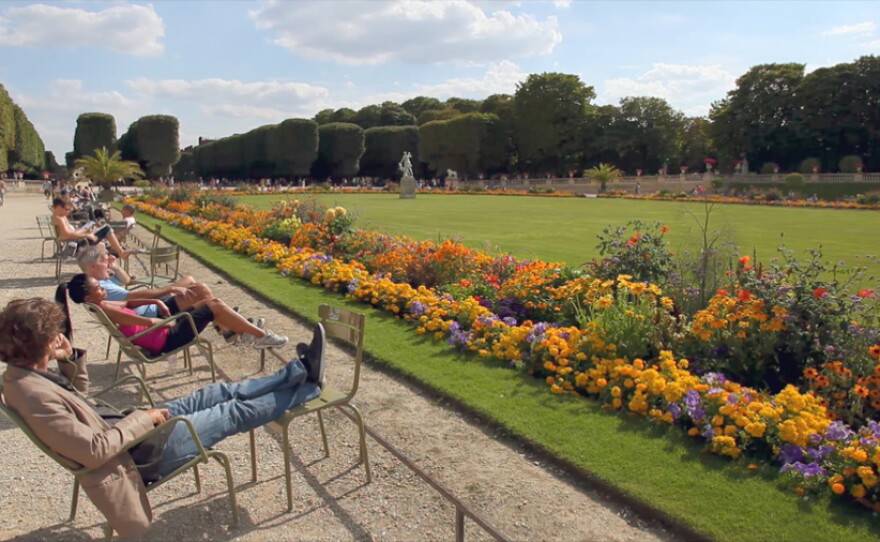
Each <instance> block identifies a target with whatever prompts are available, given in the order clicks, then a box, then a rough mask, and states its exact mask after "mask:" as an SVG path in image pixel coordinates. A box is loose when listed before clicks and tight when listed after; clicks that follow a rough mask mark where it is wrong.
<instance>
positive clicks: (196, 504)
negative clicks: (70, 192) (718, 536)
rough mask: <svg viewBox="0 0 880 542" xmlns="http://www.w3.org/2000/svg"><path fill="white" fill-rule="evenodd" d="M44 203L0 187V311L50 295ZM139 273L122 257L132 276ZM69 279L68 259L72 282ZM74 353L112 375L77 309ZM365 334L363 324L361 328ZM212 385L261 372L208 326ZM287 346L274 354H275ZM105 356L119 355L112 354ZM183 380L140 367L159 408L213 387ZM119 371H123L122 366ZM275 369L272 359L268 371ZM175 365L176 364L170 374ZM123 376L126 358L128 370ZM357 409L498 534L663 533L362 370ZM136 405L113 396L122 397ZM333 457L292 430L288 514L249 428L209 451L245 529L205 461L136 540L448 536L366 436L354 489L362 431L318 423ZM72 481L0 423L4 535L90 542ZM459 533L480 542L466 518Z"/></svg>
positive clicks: (311, 437)
mask: <svg viewBox="0 0 880 542" xmlns="http://www.w3.org/2000/svg"><path fill="white" fill-rule="evenodd" d="M47 212H48V211H47V209H46V202H45V200H44V199H43V197H42V195H33V194H9V195H8V196H7V200H6V205H5V206H3V207H2V208H0V246H2V247H3V249H2V252H0V306H5V304H6V303H7V302H8V301H9V300H11V299H14V298H18V297H25V296H27V297H30V296H41V297H51V296H52V295H53V293H54V290H55V286H56V282H55V279H54V276H53V271H54V269H53V265H54V264H53V262H51V261H46V262H40V260H39V253H40V239H39V231H38V230H37V227H36V221H35V219H34V217H35V216H36V215H38V214H46V213H47ZM140 269H141V268H140V267H139V265H138V264H137V263H133V265H132V270H133V271H135V272H137V270H140ZM181 269H182V270H183V271H184V272H186V273H189V274H192V275H193V276H195V277H197V278H198V279H200V280H202V281H203V282H205V283H206V284H208V285H209V286H210V287H211V288H212V289H213V291H214V293H215V295H217V296H218V297H220V298H222V299H224V300H226V301H227V302H228V303H229V304H230V305H238V306H240V307H241V311H242V313H244V314H246V315H254V316H264V317H265V318H266V319H267V325H268V326H269V327H270V328H272V329H273V330H275V331H277V332H279V333H282V334H285V335H288V336H290V337H291V343H295V342H296V341H297V340H305V338H307V337H308V336H309V334H310V333H309V331H308V329H307V328H306V327H305V326H304V325H303V324H302V323H301V322H299V321H297V320H294V319H292V318H290V317H289V316H286V315H284V314H282V313H280V312H278V311H275V310H273V309H271V308H267V307H266V306H264V305H263V304H262V303H261V302H260V301H259V300H257V299H256V298H254V297H252V296H251V295H249V294H248V293H247V292H246V291H244V290H243V289H241V288H239V287H237V286H236V285H233V284H230V283H229V282H228V281H227V280H226V279H225V278H224V277H222V276H220V275H218V274H216V273H214V272H213V271H211V270H209V269H208V268H206V267H204V266H203V265H201V264H200V263H198V262H197V261H195V260H193V259H192V258H189V257H188V256H184V257H183V261H182V264H181ZM75 270H76V268H75V266H74V265H73V264H65V266H64V268H63V271H64V273H65V275H66V276H70V274H72V273H73V272H74V271H75ZM73 313H74V320H75V322H74V329H75V333H76V344H77V345H78V346H80V347H85V348H87V349H88V350H89V359H90V362H91V373H92V374H93V383H94V384H95V386H96V387H101V386H103V385H106V384H108V383H109V382H111V381H112V378H113V370H114V367H115V364H114V362H113V361H111V360H107V359H106V358H105V356H104V352H105V348H106V341H107V338H106V337H107V336H106V334H105V333H104V332H103V331H102V330H101V329H99V327H98V326H97V324H93V323H92V322H91V321H90V320H89V319H88V316H87V315H86V314H85V312H84V311H81V310H79V309H75V310H74V311H73ZM368 332H369V331H368ZM205 334H206V336H207V337H209V338H210V339H211V340H213V342H214V344H215V359H216V361H217V365H218V367H219V370H220V377H221V378H226V379H239V378H246V377H249V376H252V375H255V374H257V373H258V371H259V357H258V354H257V351H255V350H252V349H249V348H246V347H241V346H227V345H226V344H225V343H224V342H223V341H222V340H221V339H220V338H219V337H217V336H216V334H215V333H214V332H213V331H212V330H210V329H209V330H206V331H205ZM290 353H292V348H291V347H288V348H286V349H285V354H290ZM111 357H112V358H114V361H115V349H114V350H113V353H112V354H111ZM194 360H195V369H196V373H195V375H194V377H190V376H188V375H186V374H185V373H179V372H177V371H176V369H177V367H176V366H170V365H167V364H165V363H160V364H156V365H154V366H151V367H149V368H148V370H147V376H148V385H149V386H150V388H151V389H152V390H153V393H154V396H155V397H156V398H157V399H158V400H167V399H170V398H173V397H177V396H179V395H181V394H183V393H185V392H188V391H190V390H193V389H195V388H197V387H199V386H201V385H204V384H206V383H207V382H209V381H210V373H209V371H208V369H207V365H206V364H205V362H204V359H202V358H201V357H199V356H196V357H194ZM124 363H125V362H124ZM328 364H329V366H328V369H327V372H328V379H329V380H330V381H331V382H333V381H336V382H345V378H346V376H347V375H348V374H350V364H349V357H348V355H347V354H345V353H344V352H343V351H341V350H340V349H338V348H336V347H335V346H331V347H330V349H329V353H328ZM278 365H279V363H278V362H277V361H276V360H274V359H273V358H271V356H269V357H268V362H267V371H268V370H273V369H274V368H275V367H276V366H278ZM169 369H174V371H169ZM133 370H134V369H133V367H130V366H128V365H125V366H124V368H123V371H127V372H131V371H133ZM358 397H359V401H358V403H359V405H360V406H361V408H362V411H363V413H364V418H365V420H366V423H367V424H368V425H369V426H370V427H371V428H372V429H373V430H375V431H377V432H378V433H379V434H381V435H383V436H384V437H385V438H387V439H388V440H389V441H390V442H391V443H393V444H394V445H395V446H396V447H398V448H399V449H401V450H402V451H403V452H404V453H405V454H407V455H408V456H409V457H410V458H411V459H413V460H414V461H415V462H416V463H417V464H418V465H420V466H421V467H422V468H424V469H425V470H426V471H427V472H429V473H431V475H432V476H434V477H436V479H438V480H439V481H440V482H441V483H443V484H445V485H446V486H447V487H449V488H450V489H451V490H452V491H453V492H454V493H455V494H456V495H457V496H458V497H459V498H461V499H462V500H463V501H464V502H466V503H469V505H470V506H472V508H473V509H474V510H476V511H477V512H478V513H480V514H481V515H482V516H483V517H484V518H485V519H486V520H488V521H489V522H490V523H492V524H493V525H495V526H496V527H497V528H498V529H499V530H500V531H501V532H502V533H504V534H506V535H507V536H508V537H510V538H512V539H515V540H565V541H568V540H589V541H654V540H671V537H670V535H669V534H668V533H664V532H660V531H658V530H656V529H652V530H649V529H648V528H646V527H645V526H644V525H643V524H641V523H640V522H638V521H636V520H633V519H631V518H633V517H634V515H633V513H632V512H631V511H629V510H626V509H622V508H620V507H619V506H616V505H613V504H609V503H608V502H607V501H605V500H603V499H601V498H600V496H598V495H596V494H594V493H591V492H590V491H589V490H588V489H584V488H579V487H575V486H573V485H571V484H569V483H567V482H566V481H565V480H563V479H562V477H561V475H560V473H559V472H557V471H556V470H555V469H554V468H552V467H547V466H544V465H543V464H542V461H541V460H540V458H535V457H532V456H530V455H529V454H528V453H526V452H525V451H524V450H523V449H521V448H520V447H518V446H517V445H516V444H515V443H509V442H505V441H503V440H501V439H499V438H497V437H496V436H495V435H493V434H491V432H489V431H486V430H484V429H481V427H480V426H479V425H478V424H476V423H473V422H472V421H470V420H468V419H467V417H466V416H463V415H461V414H460V413H457V412H456V411H454V410H451V409H449V408H445V407H444V406H443V405H442V404H438V401H436V400H434V399H432V398H430V397H426V396H425V395H424V394H423V393H422V392H420V391H419V390H418V389H415V388H413V387H411V386H408V385H407V384H405V383H401V382H399V381H397V380H395V379H394V378H393V377H390V376H388V375H387V374H385V373H383V372H380V371H378V370H375V369H373V368H371V367H369V366H367V367H365V370H364V372H363V375H362V382H361V390H360V392H359V395H358ZM130 398H131V396H121V397H120V396H117V397H116V398H114V399H115V401H114V402H120V401H121V402H122V403H123V404H125V400H126V399H130ZM328 421H329V423H328V433H329V435H328V438H329V441H330V446H331V456H330V457H329V458H324V457H323V453H322V450H321V446H320V436H319V431H318V428H317V422H316V420H315V417H307V418H303V419H300V420H297V421H295V422H294V423H293V424H292V426H291V435H292V442H293V483H294V509H293V512H292V513H287V511H286V501H285V498H284V474H283V465H282V463H283V462H282V454H281V450H280V438H279V437H278V436H276V435H274V434H271V433H269V432H268V431H262V430H261V431H258V433H257V453H258V457H259V480H258V481H257V482H256V483H251V482H250V473H249V454H248V445H247V437H246V435H238V436H235V437H233V438H230V439H227V440H226V441H224V442H223V443H222V444H221V445H220V446H219V447H218V448H219V449H221V450H223V451H225V452H227V453H228V454H229V456H230V458H231V459H232V463H233V474H234V476H235V480H236V485H237V491H238V499H239V501H238V502H239V510H240V514H241V526H240V527H239V528H238V529H230V527H229V522H230V519H231V518H230V514H229V508H228V500H227V499H226V497H225V494H224V493H223V487H224V485H225V483H224V481H223V475H222V469H221V468H220V467H219V466H216V465H210V466H208V467H203V468H202V473H203V474H202V481H203V482H202V483H203V489H202V494H201V495H198V494H195V489H194V485H193V481H192V478H191V477H190V476H187V475H184V476H181V477H178V478H177V479H175V480H173V481H171V482H170V483H168V484H166V485H165V486H163V487H161V488H159V489H158V490H157V491H155V492H152V493H150V500H151V501H152V503H153V506H154V510H155V521H154V524H153V527H152V528H151V529H150V531H149V532H148V533H147V534H146V535H145V536H144V539H145V540H254V541H263V540H309V541H312V540H332V541H339V540H343V541H344V540H383V541H385V540H387V541H394V540H405V541H409V540H413V541H415V540H452V539H454V530H453V518H454V509H453V507H452V506H451V505H450V504H448V503H447V502H446V501H445V500H444V499H442V497H440V496H439V495H438V494H437V493H436V492H435V491H434V490H433V489H432V488H431V487H430V486H428V485H427V484H425V483H424V482H422V481H421V479H420V478H418V477H417V476H416V475H415V474H413V473H412V472H411V471H410V470H409V469H408V468H406V467H405V466H404V465H403V464H401V463H400V462H399V461H397V460H396V459H395V458H394V457H393V456H391V454H389V453H388V452H387V451H386V450H385V449H384V448H382V447H381V446H379V445H378V444H376V443H375V442H374V441H372V440H371V439H369V438H368V447H369V455H370V460H371V462H372V466H373V479H374V480H373V483H372V484H370V485H365V484H364V474H363V469H361V468H358V467H357V466H356V462H357V432H356V431H355V430H354V428H353V425H352V424H351V423H350V422H348V420H347V419H346V418H344V417H343V416H342V415H340V414H338V413H331V414H330V415H329V416H328ZM70 488H71V477H70V475H69V474H67V472H66V471H64V470H63V469H61V468H60V467H59V466H58V465H56V464H55V463H54V462H53V461H52V460H50V459H49V458H47V457H45V456H44V455H43V454H42V453H41V452H40V451H39V450H38V449H37V448H36V447H35V446H34V445H33V444H31V443H30V442H29V441H28V439H27V437H25V436H24V435H23V434H22V433H21V432H20V431H18V430H17V429H16V428H15V427H14V426H13V425H12V424H11V422H9V421H8V420H7V419H6V418H5V417H2V416H0V540H65V541H68V540H73V541H78V540H93V539H100V538H101V536H102V528H103V525H104V520H103V517H102V516H101V515H100V513H99V512H98V511H97V510H96V509H95V508H94V507H93V506H92V504H91V503H90V502H89V500H88V498H87V497H84V496H83V497H82V498H81V500H80V510H79V512H78V515H77V518H76V521H74V522H73V523H65V522H64V520H65V519H66V517H67V510H68V506H69V502H70ZM466 539H467V540H486V539H489V537H488V536H487V535H486V533H485V532H483V531H482V530H481V529H480V528H479V527H477V526H475V525H474V524H473V523H472V522H470V521H466Z"/></svg>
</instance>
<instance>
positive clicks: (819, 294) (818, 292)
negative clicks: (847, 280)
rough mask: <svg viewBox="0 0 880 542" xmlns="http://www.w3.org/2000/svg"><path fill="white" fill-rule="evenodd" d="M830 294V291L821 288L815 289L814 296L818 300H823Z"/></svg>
mask: <svg viewBox="0 0 880 542" xmlns="http://www.w3.org/2000/svg"><path fill="white" fill-rule="evenodd" d="M827 293H828V290H827V289H825V288H823V287H821V286H819V287H818V288H814V289H813V296H814V297H818V298H820V299H821V298H823V297H825V295H826V294H827Z"/></svg>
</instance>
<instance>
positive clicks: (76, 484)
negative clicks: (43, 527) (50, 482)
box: [67, 478, 79, 521]
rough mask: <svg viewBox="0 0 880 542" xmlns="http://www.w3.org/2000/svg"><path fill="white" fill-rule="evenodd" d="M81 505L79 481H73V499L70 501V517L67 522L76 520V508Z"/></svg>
mask: <svg viewBox="0 0 880 542" xmlns="http://www.w3.org/2000/svg"><path fill="white" fill-rule="evenodd" d="M78 504H79V480H77V479H76V478H74V479H73V497H72V498H71V499H70V517H69V518H67V521H73V520H74V519H76V507H77V505H78Z"/></svg>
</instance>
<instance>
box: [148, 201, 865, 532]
mask: <svg viewBox="0 0 880 542" xmlns="http://www.w3.org/2000/svg"><path fill="white" fill-rule="evenodd" d="M420 197H421V196H420ZM425 199H427V198H425ZM481 199H483V201H485V203H486V204H487V205H488V204H490V201H489V200H490V199H491V198H481ZM553 201H554V202H556V201H557V200H553ZM585 203H590V202H585ZM139 221H141V222H142V223H143V224H145V225H147V226H150V225H151V224H155V223H156V221H155V220H154V219H152V218H150V217H148V216H141V217H140V218H139ZM162 232H163V235H164V236H165V237H167V238H168V239H170V240H171V241H173V242H177V243H181V244H182V245H184V246H185V247H186V249H187V250H188V251H190V252H191V253H192V254H194V255H195V256H197V257H198V258H200V259H201V260H202V261H205V262H210V264H209V265H211V266H213V267H216V268H219V269H220V270H222V271H224V272H225V273H227V274H228V275H229V276H230V277H231V278H232V279H233V280H235V281H238V282H239V283H240V284H242V285H243V286H245V287H247V288H249V289H251V290H253V291H255V292H257V293H258V294H260V295H262V296H264V297H265V298H267V299H269V300H271V301H272V302H273V303H274V304H276V305H278V306H280V307H283V308H286V309H288V310H290V311H293V312H295V313H297V314H300V315H304V316H306V317H310V318H313V317H314V315H315V314H317V306H318V305H319V304H320V303H335V304H340V305H344V306H350V307H355V308H358V309H359V310H362V311H364V312H365V313H367V315H368V317H369V322H368V331H367V334H366V349H367V351H368V353H369V355H370V358H371V360H372V362H379V363H382V364H384V365H386V366H389V367H391V368H392V369H393V370H396V371H399V372H401V373H405V374H408V375H411V376H412V377H414V378H415V379H417V380H418V381H420V382H422V383H423V384H424V385H425V386H427V387H430V388H432V389H435V390H438V391H439V392H441V393H443V394H446V395H448V396H450V397H453V398H455V399H456V400H458V401H460V402H461V403H462V404H464V405H466V406H467V407H469V408H471V409H473V410H474V411H476V412H479V413H480V414H482V415H483V416H485V417H486V418H489V419H491V420H494V421H495V422H496V423H497V424H499V425H500V426H502V427H504V428H505V429H507V430H508V431H509V432H510V433H512V434H514V435H516V436H518V437H519V438H522V439H524V440H526V441H529V442H532V443H534V444H536V445H537V446H539V447H541V448H543V449H545V450H547V451H549V452H550V453H552V454H554V455H555V456H557V457H559V458H562V459H563V460H564V461H567V462H569V463H570V464H572V465H575V466H576V467H577V468H579V469H582V470H583V471H585V472H587V473H589V474H590V475H591V476H592V477H594V479H595V480H596V482H590V483H589V485H592V486H594V487H596V484H597V483H600V484H609V485H611V486H613V487H614V488H616V490H614V491H611V493H614V492H619V493H622V494H625V495H627V496H629V497H631V498H633V499H635V500H637V501H639V502H643V503H647V504H648V505H649V506H651V507H653V508H655V509H657V510H660V511H661V513H663V514H666V515H668V516H669V517H671V518H673V519H674V520H675V521H677V522H679V523H681V524H684V525H687V526H689V527H690V528H692V529H695V530H697V531H699V532H701V533H704V534H706V535H708V536H710V537H711V538H713V539H716V540H719V541H725V542H746V541H773V542H782V541H792V542H795V541H801V540H835V541H841V542H849V541H852V542H863V541H864V540H876V539H878V538H880V526H878V525H877V524H876V522H875V521H874V520H873V519H872V517H871V515H870V513H867V512H865V511H863V510H860V509H858V508H856V507H854V506H849V505H843V504H834V505H830V504H829V502H828V499H827V498H824V497H823V498H822V499H818V500H816V499H814V500H810V501H804V500H801V499H798V498H797V497H796V496H795V495H794V494H793V493H792V492H791V491H790V490H789V489H786V488H783V487H781V486H780V484H779V483H778V480H777V477H776V473H775V471H776V469H775V468H773V467H762V468H759V469H755V470H748V469H747V468H746V467H745V461H740V462H729V461H726V460H724V459H723V458H720V457H718V456H712V455H709V454H706V453H704V452H702V451H701V449H700V447H699V445H698V444H697V443H696V442H694V441H693V440H692V439H688V438H686V437H683V436H682V435H681V434H680V433H678V432H677V431H674V430H673V431H669V430H666V429H664V428H652V426H651V425H649V424H648V423H647V422H646V421H645V420H644V419H641V418H636V417H630V416H626V415H619V414H616V413H608V412H605V411H603V410H602V409H601V408H599V407H598V406H597V405H596V403H595V402H593V401H590V400H585V399H580V398H575V397H571V396H562V397H560V396H555V395H551V394H550V393H549V391H548V389H547V386H546V385H544V384H543V383H541V382H538V381H535V380H532V379H529V378H528V377H525V376H524V375H523V374H521V373H519V372H516V371H513V370H509V369H505V368H501V367H498V366H497V365H495V364H492V363H485V362H481V361H480V360H478V359H477V358H475V357H473V356H465V355H461V354H458V353H457V352H455V351H453V350H451V349H450V348H449V347H448V346H446V345H445V344H444V343H441V342H435V341H432V340H430V339H427V338H425V337H423V336H419V335H416V334H415V333H414V332H413V329H412V327H410V326H409V325H408V324H406V323H404V322H402V321H400V320H397V319H394V318H391V317H389V316H387V315H385V314H384V313H381V312H380V311H376V310H372V309H369V308H365V307H364V306H361V305H358V304H355V303H353V302H351V301H347V300H345V299H343V298H341V297H340V296H337V295H334V294H330V293H328V292H326V291H324V290H322V289H320V288H317V287H314V286H311V285H309V284H307V283H305V282H302V281H297V280H293V279H289V278H283V277H281V276H279V275H278V273H277V272H276V271H275V270H274V269H272V268H269V267H266V266H263V265H259V264H256V263H254V262H251V261H249V260H248V259H247V258H245V257H243V256H239V255H236V254H233V253H231V252H230V251H227V250H225V249H222V248H220V247H217V246H213V245H210V244H209V243H207V242H206V241H204V240H202V239H199V238H197V237H196V236H194V235H192V234H189V233H185V232H182V231H180V230H178V229H176V228H172V227H170V226H167V225H165V226H163V229H162ZM366 421H367V423H368V424H369V417H367V419H366ZM388 436H389V437H392V438H393V435H388ZM598 487H599V489H600V490H602V485H599V486H598ZM555 505H556V504H555V503H554V502H553V501H552V499H551V500H548V502H547V503H546V508H547V510H548V511H551V510H552V509H553V506H555ZM513 520H514V519H511V521H513ZM500 527H501V528H502V531H503V530H504V529H503V525H500Z"/></svg>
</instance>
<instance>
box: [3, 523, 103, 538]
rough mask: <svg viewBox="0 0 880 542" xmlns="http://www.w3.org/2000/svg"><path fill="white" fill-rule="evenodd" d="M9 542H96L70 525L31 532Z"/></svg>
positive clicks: (63, 524) (65, 524) (57, 525)
mask: <svg viewBox="0 0 880 542" xmlns="http://www.w3.org/2000/svg"><path fill="white" fill-rule="evenodd" d="M7 540H8V541H9V542H33V541H34V540H58V541H61V540H63V541H64V542H79V541H86V540H88V541H89V542H91V541H92V540H94V538H92V536H91V535H89V534H88V533H86V532H84V531H82V530H80V529H78V528H76V527H74V526H73V525H71V524H70V523H58V524H56V525H50V526H48V527H43V528H42V529H37V530H36V531H31V532H29V533H25V534H20V535H18V536H14V537H12V538H8V539H7Z"/></svg>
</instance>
